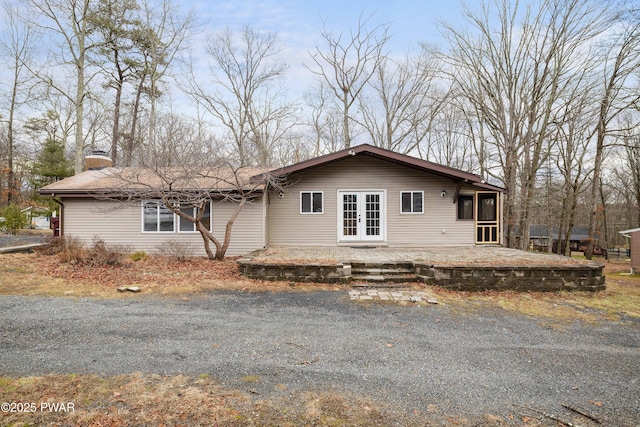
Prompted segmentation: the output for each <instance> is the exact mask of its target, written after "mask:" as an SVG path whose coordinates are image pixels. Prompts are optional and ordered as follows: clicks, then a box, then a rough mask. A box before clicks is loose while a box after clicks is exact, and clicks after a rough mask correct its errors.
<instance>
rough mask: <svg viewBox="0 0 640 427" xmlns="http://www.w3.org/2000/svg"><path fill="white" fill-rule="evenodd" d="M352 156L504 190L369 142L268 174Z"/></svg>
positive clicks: (297, 169)
mask: <svg viewBox="0 0 640 427" xmlns="http://www.w3.org/2000/svg"><path fill="white" fill-rule="evenodd" d="M353 156H370V157H373V158H376V159H380V160H384V161H387V162H391V163H396V164H399V165H402V166H405V167H409V168H412V169H417V170H420V171H423V172H428V173H431V174H434V175H438V176H441V177H444V178H448V179H451V180H453V181H455V182H464V183H468V184H471V185H474V186H477V187H480V188H483V189H487V190H497V191H504V189H503V188H501V187H498V186H495V185H491V184H487V183H486V182H485V181H484V179H483V178H482V177H481V176H479V175H475V174H472V173H469V172H464V171H461V170H459V169H455V168H451V167H448V166H443V165H440V164H438V163H433V162H429V161H427V160H422V159H419V158H417V157H412V156H408V155H406V154H400V153H396V152H394V151H390V150H385V149H383V148H380V147H375V146H373V145H369V144H362V145H356V146H354V147H351V148H346V149H344V150H340V151H336V152H334V153H331V154H326V155H324V156H319V157H314V158H312V159H309V160H304V161H302V162H299V163H296V164H293V165H290V166H285V167H282V168H278V169H274V170H271V171H270V172H269V174H271V175H273V176H285V175H291V174H295V173H300V172H303V171H307V170H310V169H315V168H319V167H323V166H326V165H328V164H331V163H334V162H338V161H340V160H344V159H347V158H349V157H353Z"/></svg>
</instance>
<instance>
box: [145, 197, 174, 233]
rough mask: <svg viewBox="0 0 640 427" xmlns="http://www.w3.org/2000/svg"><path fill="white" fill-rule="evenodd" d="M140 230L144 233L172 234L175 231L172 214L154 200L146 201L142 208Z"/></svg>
mask: <svg viewBox="0 0 640 427" xmlns="http://www.w3.org/2000/svg"><path fill="white" fill-rule="evenodd" d="M142 222H143V225H142V229H143V230H144V231H146V232H156V233H172V232H174V231H175V221H174V218H173V212H171V211H170V210H169V209H167V207H166V206H164V205H163V204H162V203H160V202H158V201H156V200H146V201H145V202H144V203H143V206H142Z"/></svg>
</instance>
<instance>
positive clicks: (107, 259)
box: [82, 236, 124, 265]
mask: <svg viewBox="0 0 640 427" xmlns="http://www.w3.org/2000/svg"><path fill="white" fill-rule="evenodd" d="M123 257H124V255H123V253H122V252H120V251H118V250H117V249H115V248H112V247H109V246H107V244H106V242H105V241H104V240H102V239H101V238H99V237H97V236H94V238H93V243H92V245H91V247H90V248H89V250H88V251H87V253H86V256H85V259H84V260H83V261H82V262H83V263H84V264H89V265H119V264H120V263H121V262H122V259H123Z"/></svg>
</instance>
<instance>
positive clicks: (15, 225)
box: [1, 204, 29, 234]
mask: <svg viewBox="0 0 640 427" xmlns="http://www.w3.org/2000/svg"><path fill="white" fill-rule="evenodd" d="M2 217H3V219H4V221H2V225H1V227H2V228H3V229H6V231H8V232H9V233H10V234H17V233H18V231H20V230H22V229H23V228H25V227H26V226H27V225H29V220H28V219H27V217H26V216H25V215H24V214H23V213H22V211H21V210H20V206H18V205H16V204H10V205H9V206H7V207H6V208H4V210H3V211H2Z"/></svg>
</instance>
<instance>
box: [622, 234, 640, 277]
mask: <svg viewBox="0 0 640 427" xmlns="http://www.w3.org/2000/svg"><path fill="white" fill-rule="evenodd" d="M620 234H622V235H623V236H624V237H628V238H629V239H630V242H629V249H630V250H631V253H630V254H629V255H630V257H631V274H636V273H638V272H640V228H632V229H630V230H623V231H620Z"/></svg>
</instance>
